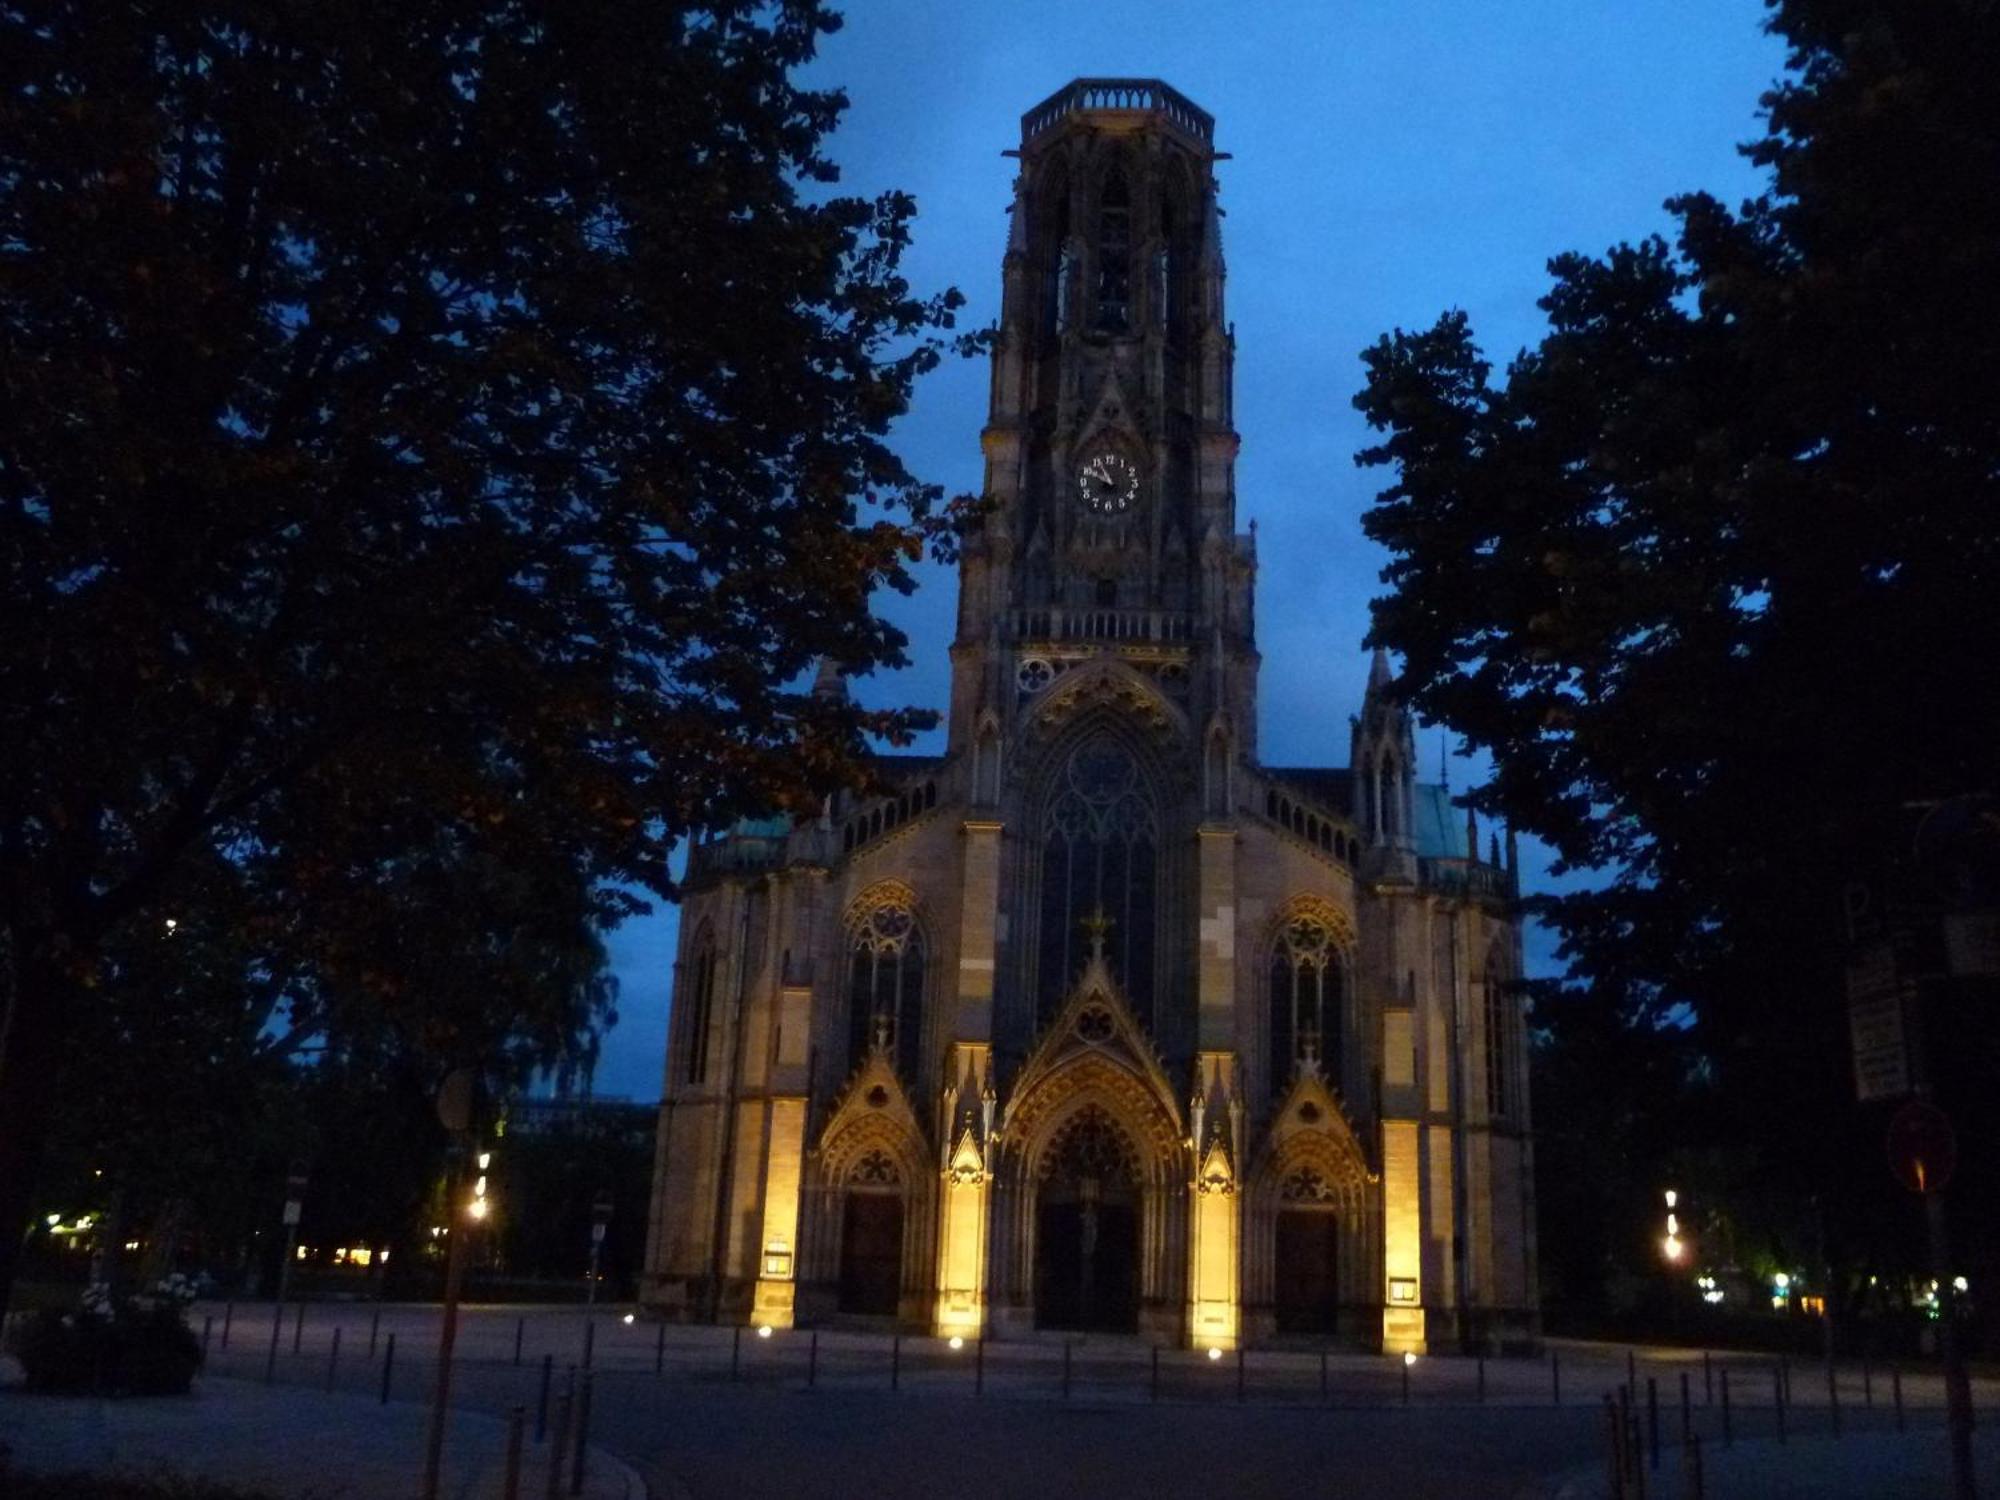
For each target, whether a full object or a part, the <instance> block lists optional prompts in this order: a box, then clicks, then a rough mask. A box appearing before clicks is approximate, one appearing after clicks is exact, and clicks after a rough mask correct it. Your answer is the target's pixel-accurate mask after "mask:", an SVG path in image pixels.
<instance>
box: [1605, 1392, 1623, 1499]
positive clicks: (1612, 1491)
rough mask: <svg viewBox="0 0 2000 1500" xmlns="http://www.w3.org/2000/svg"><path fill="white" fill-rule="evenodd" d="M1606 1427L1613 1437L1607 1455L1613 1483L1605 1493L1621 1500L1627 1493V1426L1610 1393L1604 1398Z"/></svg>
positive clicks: (1607, 1487) (1606, 1488)
mask: <svg viewBox="0 0 2000 1500" xmlns="http://www.w3.org/2000/svg"><path fill="white" fill-rule="evenodd" d="M1604 1425H1605V1426H1606V1427H1608V1428H1609V1429H1610V1436H1611V1441H1610V1443H1609V1444H1608V1445H1607V1453H1606V1456H1607V1458H1608V1459H1609V1460H1610V1470H1611V1472H1610V1475H1609V1478H1610V1480H1611V1483H1610V1484H1609V1485H1607V1486H1606V1487H1605V1491H1604V1493H1605V1494H1607V1495H1609V1496H1610V1497H1611V1500H1620V1497H1622V1496H1623V1495H1624V1493H1625V1424H1624V1423H1623V1422H1622V1421H1620V1420H1619V1418H1618V1403H1617V1402H1616V1401H1614V1400H1612V1399H1611V1397H1610V1395H1609V1394H1608V1393H1607V1394H1606V1395H1605V1397H1604Z"/></svg>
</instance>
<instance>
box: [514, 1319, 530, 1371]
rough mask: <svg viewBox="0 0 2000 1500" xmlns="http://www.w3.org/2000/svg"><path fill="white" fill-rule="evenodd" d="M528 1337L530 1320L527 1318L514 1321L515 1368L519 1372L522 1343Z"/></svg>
mask: <svg viewBox="0 0 2000 1500" xmlns="http://www.w3.org/2000/svg"><path fill="white" fill-rule="evenodd" d="M527 1336H528V1320H527V1319H526V1318H516V1319H515V1320H514V1368H515V1369H517V1370H518V1369H520V1368H521V1341H522V1340H523V1339H524V1338H526V1337H527Z"/></svg>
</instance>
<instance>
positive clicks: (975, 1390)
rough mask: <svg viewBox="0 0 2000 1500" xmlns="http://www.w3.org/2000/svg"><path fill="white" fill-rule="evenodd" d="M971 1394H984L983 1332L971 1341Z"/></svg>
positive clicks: (1156, 1353)
mask: <svg viewBox="0 0 2000 1500" xmlns="http://www.w3.org/2000/svg"><path fill="white" fill-rule="evenodd" d="M1159 1353H1160V1351H1159V1350H1157V1349H1155V1350H1154V1351H1153V1357H1154V1358H1155V1359H1157V1358H1158V1357H1159ZM972 1394H973V1395H975V1396H983V1395H985V1394H986V1335H985V1334H984V1333H982V1334H980V1335H979V1337H978V1338H976V1339H974V1340H973V1341H972Z"/></svg>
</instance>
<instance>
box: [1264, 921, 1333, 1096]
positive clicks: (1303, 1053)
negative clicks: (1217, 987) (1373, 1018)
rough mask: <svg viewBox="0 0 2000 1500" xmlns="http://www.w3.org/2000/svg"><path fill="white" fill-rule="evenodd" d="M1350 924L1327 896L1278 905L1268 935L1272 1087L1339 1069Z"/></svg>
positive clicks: (1267, 1013) (1267, 994)
mask: <svg viewBox="0 0 2000 1500" xmlns="http://www.w3.org/2000/svg"><path fill="white" fill-rule="evenodd" d="M1354 948H1355V943H1354V924H1353V921H1352V920H1351V919H1350V918H1349V917H1348V915H1347V913H1345V912H1343V911H1342V910H1341V909H1340V908H1339V907H1337V906H1335V905H1334V904H1333V903H1332V902H1330V901H1328V900H1326V899H1325V898H1324V897H1320V896H1312V895H1302V896H1296V897H1294V898H1293V899H1292V900H1290V901H1288V902H1286V903H1285V904H1284V906H1282V907H1280V908H1279V910H1278V913H1277V915H1276V917H1275V918H1274V919H1273V920H1272V923H1271V926H1270V928H1269V930H1268V932H1267V934H1266V938H1265V961H1264V972H1265V1040H1266V1043H1267V1049H1266V1057H1265V1066H1266V1068H1267V1069H1268V1073H1267V1078H1268V1082H1269V1085H1270V1088H1271V1091H1272V1093H1273V1094H1276V1093H1278V1092H1279V1091H1281V1090H1283V1089H1284V1088H1285V1087H1286V1086H1287V1085H1288V1084H1289V1083H1290V1082H1291V1080H1292V1079H1293V1078H1294V1077H1295V1076H1297V1075H1300V1074H1303V1073H1308V1072H1310V1073H1314V1074H1316V1075H1318V1076H1319V1077H1322V1078H1327V1079H1332V1080H1334V1083H1335V1085H1336V1086H1337V1085H1338V1082H1339V1080H1340V1079H1341V1078H1342V1077H1343V1076H1344V1074H1343V1068H1344V1064H1345V1062H1346V1056H1345V1052H1346V1044H1347V1038H1348V1036H1349V1035H1350V1033H1351V1031H1352V1020H1353V1010H1352V1008H1353V996H1354V980H1353V973H1354Z"/></svg>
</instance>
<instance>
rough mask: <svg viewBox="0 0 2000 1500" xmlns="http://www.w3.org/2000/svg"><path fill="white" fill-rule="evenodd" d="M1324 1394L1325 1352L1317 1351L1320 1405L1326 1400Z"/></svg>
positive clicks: (1325, 1390)
mask: <svg viewBox="0 0 2000 1500" xmlns="http://www.w3.org/2000/svg"><path fill="white" fill-rule="evenodd" d="M1326 1392H1327V1384H1326V1351H1325V1350H1324V1349H1322V1350H1320V1351H1319V1399H1320V1400H1321V1402H1322V1403H1323V1402H1325V1400H1326Z"/></svg>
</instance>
